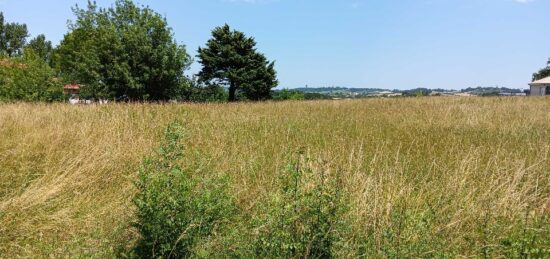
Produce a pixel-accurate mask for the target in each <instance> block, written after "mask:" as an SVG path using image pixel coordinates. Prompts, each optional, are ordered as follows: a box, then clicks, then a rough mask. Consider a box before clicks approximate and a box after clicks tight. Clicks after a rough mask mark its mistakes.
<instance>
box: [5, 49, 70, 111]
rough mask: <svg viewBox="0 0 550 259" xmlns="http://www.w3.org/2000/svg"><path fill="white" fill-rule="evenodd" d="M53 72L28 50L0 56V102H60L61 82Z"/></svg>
mask: <svg viewBox="0 0 550 259" xmlns="http://www.w3.org/2000/svg"><path fill="white" fill-rule="evenodd" d="M55 75H56V74H55V71H54V70H53V69H52V68H50V66H49V65H48V64H47V63H46V62H45V61H44V60H42V59H41V58H40V57H38V56H37V55H36V54H35V53H34V52H33V51H32V50H30V49H28V50H26V51H25V52H24V54H23V56H21V57H16V58H8V57H4V58H2V57H1V56H0V101H60V100H63V99H64V96H63V85H62V84H61V82H60V81H59V80H57V79H56V78H55Z"/></svg>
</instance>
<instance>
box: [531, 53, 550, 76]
mask: <svg viewBox="0 0 550 259" xmlns="http://www.w3.org/2000/svg"><path fill="white" fill-rule="evenodd" d="M549 76H550V58H549V59H548V62H547V63H546V67H545V68H543V69H541V70H539V72H537V73H534V74H533V81H536V80H540V79H543V78H546V77H549Z"/></svg>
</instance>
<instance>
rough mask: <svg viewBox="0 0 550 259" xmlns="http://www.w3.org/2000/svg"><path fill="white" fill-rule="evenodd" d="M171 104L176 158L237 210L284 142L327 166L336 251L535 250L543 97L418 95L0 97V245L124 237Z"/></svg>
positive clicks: (13, 247) (545, 139) (57, 250)
mask: <svg viewBox="0 0 550 259" xmlns="http://www.w3.org/2000/svg"><path fill="white" fill-rule="evenodd" d="M174 119H177V120H178V121H181V122H182V125H183V126H184V127H185V131H186V138H185V140H184V142H185V143H183V144H184V146H185V147H186V155H185V156H184V158H182V160H183V161H182V166H183V167H184V168H182V170H185V171H186V172H197V173H201V174H205V177H207V176H208V175H207V174H211V176H212V177H229V179H230V180H229V181H230V193H231V195H232V196H233V198H234V200H235V201H236V206H237V207H238V208H239V210H240V211H241V214H242V215H249V216H248V217H244V216H243V217H242V220H243V221H248V220H250V221H252V220H253V218H254V217H255V216H259V215H263V213H264V212H265V206H264V204H266V201H269V200H270V199H271V197H272V195H273V194H274V193H277V191H278V190H279V185H278V177H279V173H280V172H283V171H285V167H286V166H287V165H288V159H287V158H288V156H289V154H292V153H293V152H295V151H296V150H297V149H303V150H307V153H308V154H309V155H310V156H311V157H312V158H313V159H314V160H316V161H323V168H324V170H328V171H331V172H338V173H339V174H340V176H339V179H341V186H342V187H341V188H342V191H344V192H345V193H346V203H348V204H347V206H346V207H347V209H346V211H345V215H342V217H343V218H345V220H346V223H347V224H348V226H349V228H350V229H351V230H350V231H351V234H349V235H347V239H346V240H342V241H341V242H340V243H339V246H338V247H339V249H340V250H339V251H336V252H337V253H335V254H337V255H338V256H341V257H360V256H365V257H374V256H389V257H393V256H397V257H402V256H414V257H432V256H510V257H513V256H518V257H519V256H523V255H528V254H529V253H531V254H532V255H534V256H537V255H541V254H543V253H546V252H548V250H544V247H549V246H550V240H549V238H548V236H550V218H549V216H548V215H549V212H550V99H548V98H416V99H370V100H358V101H318V102H282V103H269V102H268V103H256V104H249V103H240V104H184V105H153V104H131V105H107V106H69V105H65V104H49V105H47V104H3V105H0V257H15V256H24V257H46V256H54V257H59V256H68V257H71V256H77V255H84V256H96V257H104V256H110V255H117V254H118V253H119V252H120V251H123V250H126V249H128V248H130V247H133V246H134V245H135V243H136V241H137V240H138V238H139V237H138V234H137V233H136V231H135V230H134V229H133V228H132V226H131V224H130V222H132V221H133V220H134V219H135V218H134V215H135V208H134V206H133V203H132V197H133V196H134V194H135V193H136V189H135V186H134V184H133V183H134V182H135V180H136V179H137V175H138V170H139V165H140V163H141V161H142V158H143V157H146V156H148V155H150V154H151V153H153V152H154V151H155V150H156V148H157V147H158V143H159V142H160V140H161V137H162V133H163V131H164V129H165V128H166V126H167V125H168V124H169V123H170V122H171V121H173V120H174ZM252 234H253V233H252ZM221 246H223V245H219V246H217V245H216V244H211V246H209V247H208V248H209V249H212V248H216V247H221ZM541 247H542V248H541ZM233 249H237V248H233ZM537 253H538V254H537Z"/></svg>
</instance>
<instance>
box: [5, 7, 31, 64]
mask: <svg viewBox="0 0 550 259" xmlns="http://www.w3.org/2000/svg"><path fill="white" fill-rule="evenodd" d="M0 24H1V25H0V52H3V53H5V54H6V55H8V56H9V57H14V56H19V55H21V54H22V53H23V48H24V47H25V44H26V42H27V37H29V32H28V30H27V25H26V24H19V23H5V21H4V14H3V13H0Z"/></svg>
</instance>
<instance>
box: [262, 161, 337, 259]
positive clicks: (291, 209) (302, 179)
mask: <svg viewBox="0 0 550 259" xmlns="http://www.w3.org/2000/svg"><path fill="white" fill-rule="evenodd" d="M340 180H341V179H340V177H339V175H338V174H337V173H331V172H329V171H325V170H320V171H317V170H314V169H313V167H312V164H311V161H309V160H308V159H306V158H304V156H303V155H301V156H300V159H298V161H296V162H293V163H291V164H289V165H288V167H287V168H286V171H285V172H284V173H283V174H282V175H281V176H280V181H279V184H280V190H279V192H277V193H275V194H274V196H273V200H272V201H271V204H270V206H269V209H268V210H267V211H268V213H267V214H266V215H265V216H264V217H263V218H262V219H260V220H259V221H258V223H259V227H258V229H259V231H260V232H259V236H258V238H257V241H256V249H255V251H256V254H257V256H258V257H260V258H266V257H267V258H297V257H300V258H331V257H333V256H334V250H335V247H337V246H338V245H339V244H341V242H342V238H343V236H344V234H345V233H346V227H345V226H346V225H345V221H344V220H343V214H344V212H345V210H346V205H345V202H344V199H343V190H342V184H341V182H340Z"/></svg>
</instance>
